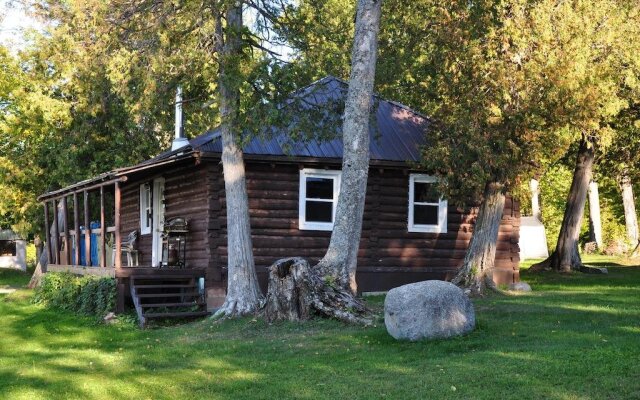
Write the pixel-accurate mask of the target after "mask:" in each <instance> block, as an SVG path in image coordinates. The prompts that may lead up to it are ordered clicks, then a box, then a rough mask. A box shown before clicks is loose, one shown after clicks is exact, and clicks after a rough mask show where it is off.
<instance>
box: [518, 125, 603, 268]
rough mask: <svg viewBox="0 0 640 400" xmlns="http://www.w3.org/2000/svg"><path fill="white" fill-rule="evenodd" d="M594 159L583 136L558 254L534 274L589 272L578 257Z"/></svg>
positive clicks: (590, 147)
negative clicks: (579, 238)
mask: <svg viewBox="0 0 640 400" xmlns="http://www.w3.org/2000/svg"><path fill="white" fill-rule="evenodd" d="M594 159H595V151H594V143H593V142H592V141H590V140H589V139H587V138H586V137H585V135H583V136H582V140H581V142H580V148H579V149H578V156H577V158H576V167H575V169H574V171H573V180H572V181H571V189H569V195H568V196H567V205H566V207H565V210H564V218H563V219H562V226H561V227H560V234H559V235H558V244H557V245H556V250H555V251H554V252H553V253H552V254H551V255H550V256H549V257H548V258H547V259H546V260H545V261H542V262H540V263H538V264H535V265H533V266H531V269H530V270H531V271H533V272H535V271H542V270H548V269H552V270H555V271H558V272H570V271H571V270H573V269H575V270H582V271H584V272H589V271H588V270H587V268H586V267H585V266H584V265H583V264H582V260H581V259H580V254H579V253H578V236H579V235H580V227H581V226H582V216H583V215H584V206H585V203H586V201H587V190H588V187H589V182H590V181H591V176H592V170H593V163H594ZM594 272H595V271H594Z"/></svg>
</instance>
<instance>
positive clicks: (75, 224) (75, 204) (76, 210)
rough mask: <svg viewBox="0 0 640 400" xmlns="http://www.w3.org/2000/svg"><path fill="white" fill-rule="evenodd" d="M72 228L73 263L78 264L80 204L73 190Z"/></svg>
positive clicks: (76, 193)
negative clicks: (73, 232) (74, 260)
mask: <svg viewBox="0 0 640 400" xmlns="http://www.w3.org/2000/svg"><path fill="white" fill-rule="evenodd" d="M73 229H74V230H75V231H76V234H75V236H74V238H73V239H74V243H75V246H76V248H75V251H74V254H75V258H76V262H74V263H73V265H80V237H81V235H80V204H79V202H78V192H73Z"/></svg>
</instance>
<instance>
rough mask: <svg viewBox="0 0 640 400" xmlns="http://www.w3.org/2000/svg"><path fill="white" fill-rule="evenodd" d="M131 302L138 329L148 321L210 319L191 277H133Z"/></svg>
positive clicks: (201, 294) (195, 281) (131, 280)
mask: <svg viewBox="0 0 640 400" xmlns="http://www.w3.org/2000/svg"><path fill="white" fill-rule="evenodd" d="M129 279H130V281H129V286H130V289H131V298H132V299H133V304H134V306H135V308H136V312H137V313H138V321H139V323H140V327H142V328H144V327H145V326H146V325H147V322H148V320H150V319H160V318H165V319H166V318H173V319H181V318H198V317H205V316H208V315H210V313H209V312H208V311H207V305H206V301H205V298H204V293H200V290H199V287H198V280H197V278H196V277H194V276H192V275H177V274H172V275H157V276H153V275H144V276H135V275H132V276H131V277H130V278H129Z"/></svg>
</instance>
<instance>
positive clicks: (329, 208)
mask: <svg viewBox="0 0 640 400" xmlns="http://www.w3.org/2000/svg"><path fill="white" fill-rule="evenodd" d="M305 210H306V216H307V222H333V203H329V202H326V201H307V204H306V205H305Z"/></svg>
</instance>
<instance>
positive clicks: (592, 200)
mask: <svg viewBox="0 0 640 400" xmlns="http://www.w3.org/2000/svg"><path fill="white" fill-rule="evenodd" d="M589 231H590V236H591V238H590V239H591V241H593V242H596V246H598V250H602V248H603V244H602V223H601V219H600V195H599V193H598V183H597V182H595V181H591V182H590V183H589Z"/></svg>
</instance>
